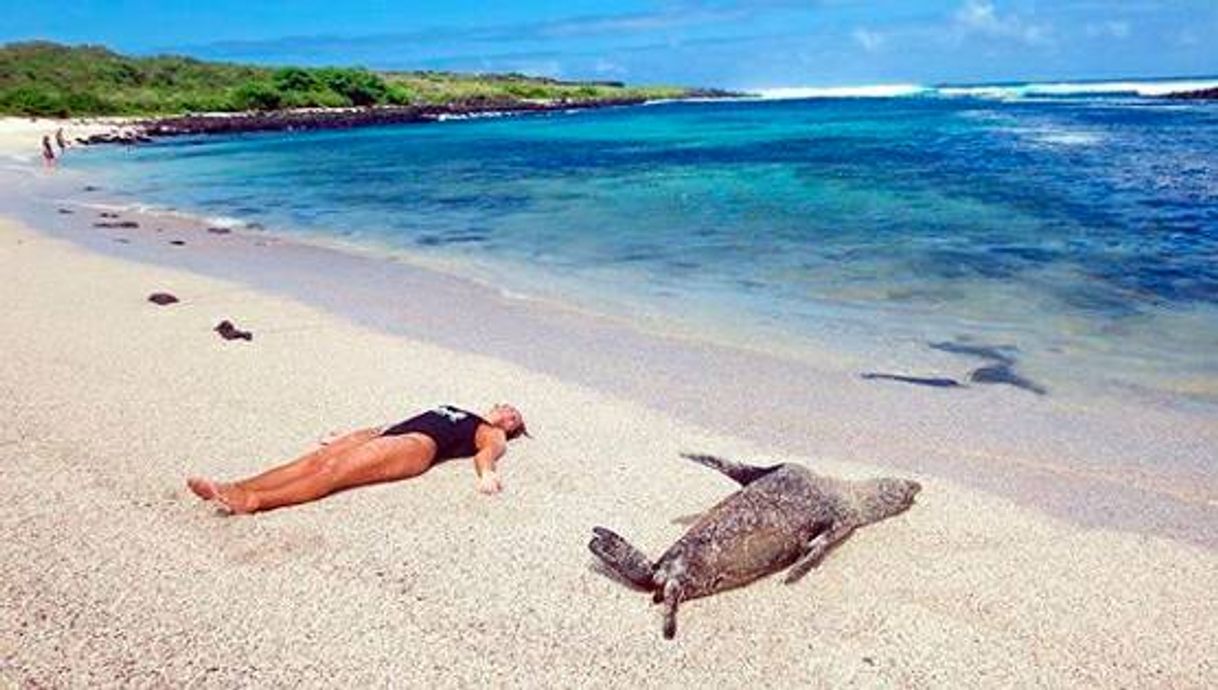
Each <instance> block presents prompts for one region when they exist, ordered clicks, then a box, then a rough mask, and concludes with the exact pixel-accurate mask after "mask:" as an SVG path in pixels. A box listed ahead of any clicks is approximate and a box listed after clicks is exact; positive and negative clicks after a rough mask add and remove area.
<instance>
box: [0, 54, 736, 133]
mask: <svg viewBox="0 0 1218 690" xmlns="http://www.w3.org/2000/svg"><path fill="white" fill-rule="evenodd" d="M695 95H714V93H713V92H706V91H697V90H691V89H683V88H675V87H627V86H624V85H622V84H619V83H615V82H565V81H557V80H553V79H539V78H533V77H525V76H523V75H518V74H509V75H462V74H453V73H448V72H372V71H369V70H366V69H362V68H334V67H324V68H301V67H279V68H273V67H259V66H253V65H238V64H231V63H221V62H204V61H201V60H195V59H193V58H187V57H178V56H157V57H147V58H132V57H125V56H123V55H119V54H117V53H114V52H112V51H110V50H108V49H106V48H104V47H100V46H64V45H59V44H55V43H46V42H32V43H12V44H8V45H4V46H0V113H5V114H15V115H42V116H57V117H70V116H81V115H172V114H179V113H187V112H234V111H245V110H266V111H273V110H283V109H289V108H311V107H322V108H337V107H351V106H372V105H440V104H476V103H479V102H494V103H505V102H512V101H523V100H542V99H544V100H553V101H568V102H574V103H588V102H596V101H602V100H603V101H619V100H629V99H656V98H682V97H689V96H695Z"/></svg>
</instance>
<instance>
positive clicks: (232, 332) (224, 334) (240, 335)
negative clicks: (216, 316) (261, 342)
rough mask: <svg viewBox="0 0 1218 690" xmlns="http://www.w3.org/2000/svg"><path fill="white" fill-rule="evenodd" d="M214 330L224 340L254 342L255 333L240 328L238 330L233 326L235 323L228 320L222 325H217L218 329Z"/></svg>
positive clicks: (221, 323)
mask: <svg viewBox="0 0 1218 690" xmlns="http://www.w3.org/2000/svg"><path fill="white" fill-rule="evenodd" d="M212 330H214V331H215V332H217V333H219V334H220V337H221V338H224V339H225V340H253V339H254V334H253V333H250V332H249V331H243V330H241V329H240V328H237V327H236V326H234V325H233V322H232V321H229V320H228V319H225V320H223V321H221V322H220V323H218V324H216V327H215V328H214V329H212Z"/></svg>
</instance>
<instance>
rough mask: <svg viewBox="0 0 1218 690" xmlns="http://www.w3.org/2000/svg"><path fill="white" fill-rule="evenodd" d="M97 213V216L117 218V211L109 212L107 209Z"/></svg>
mask: <svg viewBox="0 0 1218 690" xmlns="http://www.w3.org/2000/svg"><path fill="white" fill-rule="evenodd" d="M97 215H98V217H99V218H118V214H117V213H111V212H109V211H102V212H101V213H99V214H97Z"/></svg>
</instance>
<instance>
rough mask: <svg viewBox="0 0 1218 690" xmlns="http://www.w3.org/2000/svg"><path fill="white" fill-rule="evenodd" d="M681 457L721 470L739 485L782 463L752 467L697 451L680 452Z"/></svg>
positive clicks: (765, 473) (747, 482) (752, 480)
mask: <svg viewBox="0 0 1218 690" xmlns="http://www.w3.org/2000/svg"><path fill="white" fill-rule="evenodd" d="M681 457H683V458H686V459H687V460H693V461H694V462H696V463H698V464H699V465H704V466H706V467H709V468H711V469H712V470H718V471H719V472H722V473H723V474H726V475H727V476H729V477H731V478H732V479H734V480H736V481H737V482H739V483H740V485H741V486H748V485H749V484H751V483H753V482H755V481H757V480H758V479H761V478H762V477H764V476H766V475H767V474H769V473H771V472H773V471H774V470H776V469H778V468H779V467H782V465H771V466H769V467H754V466H753V465H745V464H742V463H739V462H732V461H731V460H724V459H723V458H720V457H716V456H714V455H701V454H698V453H681Z"/></svg>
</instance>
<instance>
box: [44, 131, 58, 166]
mask: <svg viewBox="0 0 1218 690" xmlns="http://www.w3.org/2000/svg"><path fill="white" fill-rule="evenodd" d="M42 162H43V164H45V165H46V167H48V168H51V167H54V165H55V149H53V148H51V135H49V134H45V135H43V137H42Z"/></svg>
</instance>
